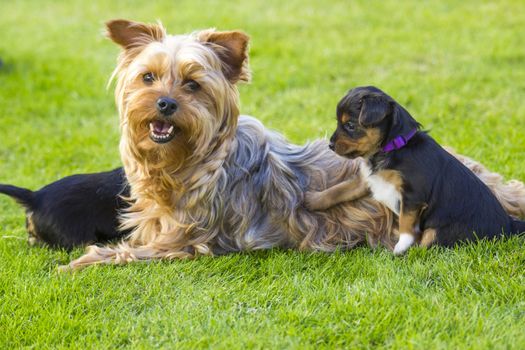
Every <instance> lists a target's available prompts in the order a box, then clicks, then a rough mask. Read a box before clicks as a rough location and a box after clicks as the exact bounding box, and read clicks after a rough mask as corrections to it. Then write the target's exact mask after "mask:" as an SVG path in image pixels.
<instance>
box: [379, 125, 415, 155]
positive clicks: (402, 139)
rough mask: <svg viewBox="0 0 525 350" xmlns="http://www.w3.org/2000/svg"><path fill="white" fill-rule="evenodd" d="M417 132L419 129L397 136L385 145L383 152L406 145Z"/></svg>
mask: <svg viewBox="0 0 525 350" xmlns="http://www.w3.org/2000/svg"><path fill="white" fill-rule="evenodd" d="M416 133H417V129H414V130H412V131H410V132H409V133H408V134H406V135H399V136H396V137H395V138H394V139H393V140H392V141H390V142H389V143H387V144H386V145H385V147H383V152H385V153H388V152H392V151H394V150H398V149H401V148H403V147H405V146H406V144H407V143H408V141H410V139H411V138H412V137H414V135H415V134H416Z"/></svg>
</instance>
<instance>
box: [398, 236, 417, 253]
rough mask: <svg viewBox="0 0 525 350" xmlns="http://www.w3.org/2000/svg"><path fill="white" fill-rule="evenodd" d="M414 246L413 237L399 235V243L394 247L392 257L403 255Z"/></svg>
mask: <svg viewBox="0 0 525 350" xmlns="http://www.w3.org/2000/svg"><path fill="white" fill-rule="evenodd" d="M413 244H414V236H413V235H411V234H409V233H401V234H400V235H399V241H397V244H396V246H395V247H394V255H402V254H404V253H405V252H406V251H407V250H408V248H410V247H411V246H412V245H413Z"/></svg>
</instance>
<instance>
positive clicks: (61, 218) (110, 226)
mask: <svg viewBox="0 0 525 350" xmlns="http://www.w3.org/2000/svg"><path fill="white" fill-rule="evenodd" d="M3 189H4V190H6V191H2V188H0V192H3V193H5V194H7V195H10V196H12V197H13V198H15V199H16V200H17V201H18V202H20V203H21V204H22V205H24V206H25V207H26V210H27V212H28V222H29V224H28V226H30V227H31V229H33V230H34V231H35V232H34V233H35V235H36V236H38V238H40V239H41V240H42V241H44V242H46V243H47V244H49V245H51V246H54V247H62V248H66V249H70V248H72V247H74V246H78V245H83V244H87V243H94V242H106V241H108V240H111V239H115V238H118V237H121V236H123V235H125V234H126V232H120V231H119V230H118V225H119V223H118V213H119V211H120V210H121V209H123V208H125V207H126V206H127V204H126V203H125V201H123V200H122V198H121V196H127V195H128V194H129V189H128V186H127V182H126V178H125V175H124V171H123V169H122V168H118V169H114V170H112V171H108V172H102V173H96V174H81V175H73V176H68V177H65V178H63V179H61V180H58V181H56V182H53V183H51V184H49V185H47V186H45V187H43V188H41V189H40V190H38V191H35V192H31V191H29V190H25V189H20V188H17V187H14V186H9V185H6V187H4V188H3ZM28 228H29V227H28Z"/></svg>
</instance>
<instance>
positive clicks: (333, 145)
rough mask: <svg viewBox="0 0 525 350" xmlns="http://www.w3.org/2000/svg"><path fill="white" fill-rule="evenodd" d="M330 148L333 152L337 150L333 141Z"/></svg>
mask: <svg viewBox="0 0 525 350" xmlns="http://www.w3.org/2000/svg"><path fill="white" fill-rule="evenodd" d="M328 147H330V149H331V150H332V151H333V150H334V149H335V144H334V143H333V142H332V141H330V143H329V144H328Z"/></svg>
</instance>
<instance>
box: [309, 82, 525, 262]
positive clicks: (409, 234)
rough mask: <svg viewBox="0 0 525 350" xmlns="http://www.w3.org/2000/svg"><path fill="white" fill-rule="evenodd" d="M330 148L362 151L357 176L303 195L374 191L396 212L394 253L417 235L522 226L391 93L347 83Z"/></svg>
mask: <svg viewBox="0 0 525 350" xmlns="http://www.w3.org/2000/svg"><path fill="white" fill-rule="evenodd" d="M337 120H338V126H337V130H336V131H335V133H334V134H333V136H332V138H331V140H330V148H331V149H333V150H334V151H335V152H337V154H339V155H341V156H344V157H348V158H356V157H363V158H364V162H363V163H362V166H361V178H360V179H354V181H348V182H345V183H342V184H339V185H337V186H335V187H332V188H329V189H327V190H326V191H323V192H317V193H313V194H310V195H309V196H307V201H308V202H307V205H309V207H310V208H312V209H324V208H327V207H330V206H332V205H335V204H336V203H339V202H340V201H345V200H352V199H355V198H358V197H360V196H362V195H364V194H365V193H367V191H368V190H369V191H370V192H371V194H372V196H373V197H374V198H375V199H377V200H378V201H380V202H382V203H383V204H385V205H386V206H387V207H389V208H390V209H391V210H392V211H393V212H395V213H396V214H397V215H398V216H399V232H400V236H399V241H398V243H397V244H396V246H395V248H394V253H395V254H402V253H404V252H405V251H406V250H407V249H408V248H410V246H412V245H413V244H414V243H415V242H419V244H421V245H423V246H429V245H431V244H439V245H443V246H452V245H454V244H455V243H456V242H460V241H468V240H474V239H481V238H493V237H497V236H501V235H503V234H517V233H521V232H525V222H522V221H517V220H515V219H513V218H512V217H510V216H509V215H508V214H507V213H506V212H505V210H504V209H503V207H502V206H501V204H500V203H499V202H498V200H497V199H496V197H494V195H493V194H492V193H491V191H490V190H489V188H488V187H487V186H486V185H485V184H483V183H482V182H481V181H480V180H479V179H478V178H477V177H476V176H475V175H474V174H473V173H472V172H471V171H470V170H468V169H467V168H466V167H465V166H464V165H463V164H461V163H460V162H459V161H458V160H457V159H456V158H454V157H453V156H452V155H450V154H449V153H448V152H447V151H445V150H444V149H443V148H441V146H440V145H439V144H437V143H436V141H434V139H432V138H431V137H430V136H429V135H428V134H427V133H425V132H422V131H420V124H419V123H418V122H417V121H416V120H414V118H412V116H411V115H410V114H409V113H408V112H407V111H406V110H405V109H404V108H403V107H402V106H400V105H399V104H398V103H397V102H396V101H394V100H393V99H392V98H391V97H390V96H388V95H387V94H385V93H384V92H383V91H381V90H379V89H377V88H375V87H358V88H355V89H353V90H350V92H348V94H347V95H346V96H345V97H344V98H343V99H342V100H341V101H340V102H339V104H338V106H337Z"/></svg>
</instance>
